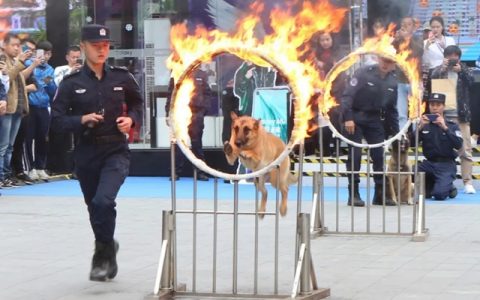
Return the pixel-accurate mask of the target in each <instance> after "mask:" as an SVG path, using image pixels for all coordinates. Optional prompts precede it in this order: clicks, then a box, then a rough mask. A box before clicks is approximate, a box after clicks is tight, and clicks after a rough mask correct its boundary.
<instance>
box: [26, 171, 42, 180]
mask: <svg viewBox="0 0 480 300" xmlns="http://www.w3.org/2000/svg"><path fill="white" fill-rule="evenodd" d="M28 177H30V179H32V180H39V179H40V177H39V176H38V173H37V170H35V169H32V170H30V172H28Z"/></svg>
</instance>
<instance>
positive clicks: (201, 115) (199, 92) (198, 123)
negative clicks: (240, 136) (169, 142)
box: [165, 68, 212, 181]
mask: <svg viewBox="0 0 480 300" xmlns="http://www.w3.org/2000/svg"><path fill="white" fill-rule="evenodd" d="M192 79H193V82H194V86H195V89H194V92H193V95H192V98H191V99H190V103H189V107H190V110H191V111H192V120H191V123H190V125H188V136H189V137H190V142H191V150H192V152H193V154H194V155H195V156H196V157H197V158H198V159H200V160H203V161H204V160H205V154H204V153H203V144H202V137H203V129H204V128H205V123H204V119H205V116H206V114H207V110H208V108H209V107H210V98H211V96H212V91H211V89H210V86H209V85H208V74H207V72H205V71H204V70H202V69H200V68H199V69H197V70H195V72H194V75H193V76H192ZM173 88H174V80H173V78H170V83H169V87H168V90H169V95H168V97H167V102H166V104H165V112H166V114H167V117H168V116H169V112H170V103H171V98H172V97H171V96H172V92H173ZM185 162H186V157H185V155H184V154H183V152H182V151H181V150H180V148H178V146H177V147H176V149H175V180H178V179H179V178H180V177H179V176H180V175H179V174H181V173H182V171H183V167H184V166H185ZM197 180H200V181H208V175H207V174H205V172H203V171H199V172H198V173H197Z"/></svg>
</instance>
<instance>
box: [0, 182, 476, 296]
mask: <svg viewBox="0 0 480 300" xmlns="http://www.w3.org/2000/svg"><path fill="white" fill-rule="evenodd" d="M182 181H183V180H181V181H180V183H181V182H182ZM74 185H75V183H74V182H73V183H72V186H74ZM48 187H51V188H53V187H55V185H53V184H52V185H50V184H44V185H42V186H41V185H38V193H37V194H35V192H32V191H30V190H29V193H28V195H21V193H19V192H16V194H17V195H13V194H15V193H9V192H8V191H6V192H5V191H4V195H3V196H1V197H0V241H1V242H0V243H1V247H0V299H2V300H3V299H5V300H13V299H46V300H57V299H62V300H67V299H68V300H74V299H102V300H103V299H107V300H108V299H112V300H113V299H125V300H127V299H128V300H132V299H144V298H145V296H147V295H149V294H151V293H152V290H153V285H154V278H155V274H156V268H157V262H158V256H159V252H160V240H161V213H162V210H163V209H169V208H170V199H169V198H168V197H158V196H154V197H149V196H148V195H145V194H142V196H138V197H133V196H121V197H120V198H119V201H118V202H119V203H118V224H117V238H118V240H119V241H120V252H119V256H118V260H119V268H120V270H119V274H118V276H117V277H116V278H115V280H114V281H112V282H108V283H95V282H90V281H88V272H89V264H90V257H91V254H92V249H93V241H92V233H91V231H90V228H89V225H88V216H87V212H86V209H85V206H84V205H83V202H82V199H81V197H79V196H77V195H68V196H62V195H61V193H58V191H56V192H55V193H53V191H52V194H55V196H47V195H48V194H45V190H48ZM124 188H126V189H130V188H133V187H128V185H127V186H125V187H124ZM134 188H137V189H141V186H140V187H139V186H135V187H134ZM179 188H184V189H191V186H187V185H185V186H183V185H182V184H180V186H179ZM477 188H478V186H477ZM29 189H35V188H29ZM241 189H243V188H242V187H241ZM67 194H68V193H67ZM124 194H125V193H124ZM127 194H129V193H127ZM130 194H135V192H134V191H133V192H131V193H130ZM305 194H306V195H307V193H305ZM121 195H122V194H121ZM470 199H473V198H470ZM269 204H270V209H272V208H273V201H270V203H269ZM478 204H480V200H476V199H475V200H470V201H468V202H467V203H466V202H465V201H461V202H460V201H459V202H456V201H449V202H446V203H442V204H439V203H434V202H429V203H428V206H427V217H428V219H427V227H428V228H429V229H430V236H429V238H428V240H427V241H426V242H411V241H410V238H409V237H406V236H378V235H377V236H364V235H327V236H322V237H320V238H317V239H315V240H312V252H313V257H314V264H315V269H316V273H317V277H318V280H319V284H320V286H322V287H329V288H331V294H332V296H331V297H330V299H336V300H340V299H342V300H343V299H395V300H397V299H422V300H423V299H480V205H478ZM219 205H220V206H219V207H220V209H222V210H231V208H232V204H231V201H220V203H219ZM253 205H254V203H253V202H252V201H250V200H242V201H241V202H240V210H242V211H248V210H252V209H253ZM179 207H180V208H189V207H191V202H190V201H189V200H185V199H183V200H180V201H179ZM212 207H213V206H212V201H211V200H202V201H200V202H199V209H211V208H212ZM295 208H296V203H295V202H294V201H290V202H289V214H288V215H287V217H286V218H282V219H281V220H280V239H279V261H280V266H279V291H280V293H282V294H289V293H290V289H291V285H292V282H291V281H292V276H293V266H294V260H293V253H294V245H295V242H294V229H295V218H294V215H295ZM309 209H310V203H309V201H304V202H303V203H302V210H303V211H309ZM325 209H326V215H327V217H328V218H327V220H326V221H327V226H328V227H329V229H330V230H333V229H334V228H335V226H336V224H335V217H334V216H333V212H334V210H335V202H332V201H330V202H327V204H326V208H325ZM339 209H340V214H341V217H340V218H339V220H340V221H339V223H340V224H339V227H340V230H345V231H348V230H349V229H350V221H349V218H348V216H349V213H350V208H348V207H347V206H346V205H345V204H344V203H340V205H339ZM371 212H372V216H377V217H375V218H377V219H378V218H380V216H381V215H382V211H381V209H380V208H377V207H375V208H372V211H371ZM409 212H410V208H409V207H406V206H402V222H404V223H403V224H405V225H402V231H407V232H408V231H409V230H410V229H409V226H411V224H410V223H411V219H410V214H409ZM365 215H366V214H365V209H364V208H363V209H362V208H360V209H356V210H355V222H356V223H355V228H359V229H361V228H362V226H365V225H364V224H366V220H365ZM386 215H387V216H388V217H387V220H386V222H387V225H388V226H387V228H389V230H390V229H391V230H392V231H395V230H396V224H397V219H396V218H395V216H397V212H396V210H395V208H390V209H389V210H387V213H386ZM191 220H192V218H191V216H187V215H184V216H179V218H178V227H179V232H180V231H181V233H179V235H178V244H179V246H181V247H180V248H179V250H178V251H179V253H178V257H179V258H181V260H179V262H178V268H179V269H178V281H179V282H184V283H186V284H187V287H188V288H191V287H192V285H193V281H192V257H193V252H192V243H191V239H192V236H193V232H192V225H191V223H192V222H191ZM230 220H231V217H229V216H221V217H219V224H220V226H219V230H218V241H219V242H218V249H217V265H218V269H217V275H218V276H217V282H216V284H217V290H218V291H225V292H229V291H231V262H232V255H231V247H232V223H231V222H229V221H230ZM212 224H213V221H212V217H208V216H199V217H198V233H199V236H198V238H197V242H198V245H197V261H198V263H197V278H196V282H195V285H196V287H197V290H198V291H203V292H208V291H210V290H211V287H212V283H213V282H212V273H211V268H212V264H213V259H212V253H213V249H212V246H211V241H212V236H213V234H212V232H213V225H212ZM253 224H254V219H253V217H248V216H244V217H241V218H240V240H239V262H240V263H239V282H238V290H239V292H244V293H250V292H251V291H252V287H253V257H254V255H253V253H254V251H253V239H252V238H251V237H250V235H251V232H252V228H253ZM273 224H274V222H273V219H272V218H266V219H265V220H263V221H261V222H260V232H259V238H260V243H259V261H260V271H259V282H258V284H259V292H260V293H271V291H272V290H273V258H274V255H273V253H274V249H273V246H272V243H271V242H272V241H273V236H274V230H273ZM375 224H376V225H375ZM379 226H380V225H379V223H378V222H377V223H375V222H372V227H373V228H374V229H375V230H377V229H379V228H380V231H381V227H379Z"/></svg>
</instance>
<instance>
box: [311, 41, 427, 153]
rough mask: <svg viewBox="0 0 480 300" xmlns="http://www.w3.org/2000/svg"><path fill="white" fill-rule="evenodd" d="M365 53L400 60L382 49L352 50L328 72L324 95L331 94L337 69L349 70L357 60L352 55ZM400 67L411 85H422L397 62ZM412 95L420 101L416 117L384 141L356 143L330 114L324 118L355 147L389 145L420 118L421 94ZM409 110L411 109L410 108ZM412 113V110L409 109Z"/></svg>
mask: <svg viewBox="0 0 480 300" xmlns="http://www.w3.org/2000/svg"><path fill="white" fill-rule="evenodd" d="M364 54H375V55H379V56H382V57H385V58H388V59H391V60H393V61H395V62H397V61H398V59H397V58H396V57H395V56H393V55H391V54H388V53H385V52H382V51H361V50H360V51H359V50H357V51H355V52H352V53H350V54H349V55H347V56H345V57H344V58H342V59H341V60H340V61H338V63H336V64H335V65H334V66H333V68H332V69H330V71H329V72H328V74H327V76H326V77H325V87H326V88H325V92H324V95H330V91H331V86H332V83H333V81H334V80H335V78H336V76H335V77H332V74H333V73H334V72H335V71H336V70H337V69H340V72H339V74H340V73H341V72H343V71H345V70H347V69H348V68H350V67H351V66H352V65H353V64H354V63H355V62H356V60H353V59H351V58H352V57H357V58H360V56H361V55H364ZM397 65H398V66H399V67H400V69H401V70H402V71H403V72H404V73H405V74H406V75H407V78H408V80H409V82H410V83H411V84H410V86H411V87H413V86H421V83H420V81H419V80H415V79H414V78H411V76H410V75H409V74H408V72H407V70H406V69H405V68H404V67H403V66H402V65H401V64H397ZM412 96H413V97H416V98H417V99H416V100H417V103H418V106H417V116H414V117H410V116H409V118H408V120H407V123H406V124H405V125H404V126H403V128H402V129H400V131H399V132H398V133H397V134H396V135H394V136H392V137H391V138H390V139H387V140H385V141H383V142H382V143H377V144H361V143H356V142H354V141H352V140H349V139H347V138H346V137H345V136H344V135H342V134H341V133H340V132H339V131H338V130H337V129H336V128H335V127H334V126H333V124H332V122H330V119H329V118H328V116H324V118H326V119H327V120H328V127H329V128H330V130H331V131H332V132H333V134H334V135H335V136H336V137H338V138H340V139H341V140H342V141H344V142H345V143H347V144H350V145H352V146H355V147H361V148H378V147H388V146H389V145H390V144H391V143H393V141H395V140H398V139H400V138H401V137H402V135H404V134H405V133H406V132H407V130H408V127H409V126H410V124H412V120H413V119H416V118H418V115H419V113H418V112H420V103H421V101H420V99H419V98H420V96H419V95H418V94H417V93H412ZM328 97H331V96H328ZM319 106H320V103H319ZM319 111H321V107H319ZM408 111H409V110H408ZM409 113H410V111H409Z"/></svg>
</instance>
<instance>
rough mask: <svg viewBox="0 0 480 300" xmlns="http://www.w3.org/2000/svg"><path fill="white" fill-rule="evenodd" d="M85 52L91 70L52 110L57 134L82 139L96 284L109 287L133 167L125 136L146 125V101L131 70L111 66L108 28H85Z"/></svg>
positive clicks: (78, 163) (79, 171)
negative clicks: (122, 196)
mask: <svg viewBox="0 0 480 300" xmlns="http://www.w3.org/2000/svg"><path fill="white" fill-rule="evenodd" d="M80 47H81V48H82V51H83V53H85V64H84V65H83V66H82V67H81V68H80V70H79V71H77V72H74V73H72V74H70V75H67V76H66V77H65V78H64V79H63V81H62V82H61V83H60V86H59V88H58V93H57V95H56V96H55V99H54V101H53V104H52V130H56V131H58V132H73V133H75V135H76V137H77V144H76V146H75V149H74V163H75V173H76V175H77V178H78V181H79V183H80V187H81V189H82V193H83V196H84V200H85V204H86V205H87V208H88V213H89V215H90V225H91V227H92V230H93V233H94V236H95V252H94V254H93V257H92V264H91V270H90V280H93V281H106V280H109V279H113V278H114V277H115V276H116V275H117V271H118V266H117V258H116V257H117V251H118V249H119V244H118V242H117V241H116V240H115V239H114V233H115V224H116V215H117V213H116V209H115V207H116V205H117V204H116V201H115V199H116V197H117V193H118V191H119V190H120V187H121V186H122V184H123V182H124V180H125V178H126V177H127V175H128V172H129V166H130V150H129V149H128V141H127V138H126V136H125V135H126V134H127V133H128V132H129V131H130V129H131V128H132V127H134V126H140V124H141V121H142V117H143V98H142V92H141V90H140V87H139V86H138V84H137V82H136V81H135V79H134V77H133V75H132V74H131V73H130V72H128V70H127V69H126V68H121V67H113V66H109V65H108V64H106V60H107V58H108V55H109V51H110V30H109V28H108V27H106V26H103V25H97V24H90V25H86V26H84V27H82V32H81V43H80Z"/></svg>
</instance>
